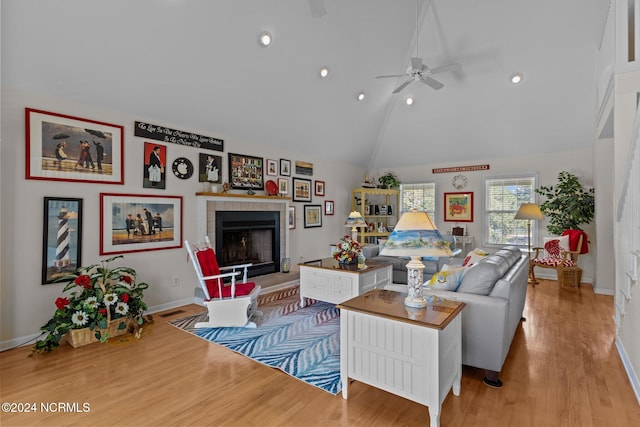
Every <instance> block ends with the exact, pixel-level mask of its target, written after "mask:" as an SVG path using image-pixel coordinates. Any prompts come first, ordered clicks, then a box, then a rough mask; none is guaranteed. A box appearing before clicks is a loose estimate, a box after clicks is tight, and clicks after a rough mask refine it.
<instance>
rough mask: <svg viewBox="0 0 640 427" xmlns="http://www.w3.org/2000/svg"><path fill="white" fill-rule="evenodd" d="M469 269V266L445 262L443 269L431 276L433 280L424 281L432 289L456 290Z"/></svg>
mask: <svg viewBox="0 0 640 427" xmlns="http://www.w3.org/2000/svg"><path fill="white" fill-rule="evenodd" d="M467 270H468V268H467V267H457V266H452V265H449V264H445V265H443V266H442V270H440V271H439V272H437V273H436V274H434V275H433V276H432V277H431V280H429V281H427V282H425V283H424V286H429V287H430V288H432V289H440V290H443V291H453V292H455V291H456V289H458V286H459V285H460V282H462V278H463V277H464V273H465V272H466V271H467Z"/></svg>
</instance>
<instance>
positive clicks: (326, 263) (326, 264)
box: [298, 258, 391, 274]
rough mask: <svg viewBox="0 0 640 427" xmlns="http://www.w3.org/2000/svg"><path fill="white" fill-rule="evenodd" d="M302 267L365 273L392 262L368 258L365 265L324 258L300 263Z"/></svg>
mask: <svg viewBox="0 0 640 427" xmlns="http://www.w3.org/2000/svg"><path fill="white" fill-rule="evenodd" d="M298 265H299V266H300V267H311V268H322V269H325V270H340V271H344V272H347V273H357V274H359V273H364V272H365V271H370V270H375V269H377V268H384V267H387V266H389V265H391V263H390V262H387V261H379V260H371V261H369V260H367V261H366V262H365V264H364V267H362V266H360V267H359V265H358V264H340V263H339V262H338V261H337V260H336V259H334V258H322V259H319V260H316V261H309V262H306V263H302V264H298Z"/></svg>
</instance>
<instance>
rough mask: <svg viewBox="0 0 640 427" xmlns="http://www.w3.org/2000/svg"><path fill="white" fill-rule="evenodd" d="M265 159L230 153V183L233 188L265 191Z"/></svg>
mask: <svg viewBox="0 0 640 427" xmlns="http://www.w3.org/2000/svg"><path fill="white" fill-rule="evenodd" d="M263 169H264V159H263V158H262V157H253V156H245V155H244V154H234V153H229V182H230V183H231V188H236V189H241V190H264V173H263V172H264V171H263Z"/></svg>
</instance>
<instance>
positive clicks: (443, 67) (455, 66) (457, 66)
mask: <svg viewBox="0 0 640 427" xmlns="http://www.w3.org/2000/svg"><path fill="white" fill-rule="evenodd" d="M461 67H462V66H461V65H460V64H458V63H457V62H456V63H453V64H449V65H441V66H439V67H435V68H431V69H430V73H429V74H437V73H444V72H447V71H458V70H459V69H460V68H461Z"/></svg>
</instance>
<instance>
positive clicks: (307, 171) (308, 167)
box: [296, 160, 313, 176]
mask: <svg viewBox="0 0 640 427" xmlns="http://www.w3.org/2000/svg"><path fill="white" fill-rule="evenodd" d="M296 174H298V175H307V176H313V163H309V162H303V161H302V160H296Z"/></svg>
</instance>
